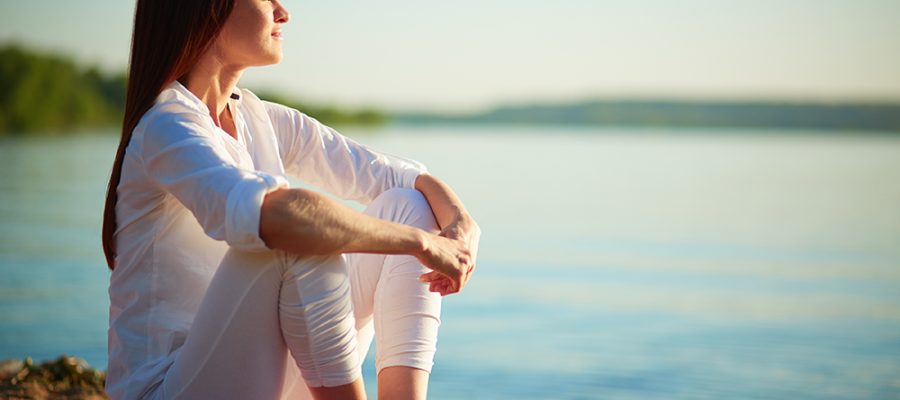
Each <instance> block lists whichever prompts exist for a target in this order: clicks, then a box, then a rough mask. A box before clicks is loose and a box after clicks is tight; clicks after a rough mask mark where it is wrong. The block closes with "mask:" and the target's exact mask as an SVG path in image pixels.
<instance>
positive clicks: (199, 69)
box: [182, 52, 244, 126]
mask: <svg viewBox="0 0 900 400" xmlns="http://www.w3.org/2000/svg"><path fill="white" fill-rule="evenodd" d="M214 53H215V52H208V53H207V55H206V56H204V57H203V58H202V59H201V60H200V62H198V63H197V65H195V66H194V68H192V69H191V70H190V71H189V72H188V73H187V75H186V76H185V79H184V82H182V84H183V85H184V87H186V88H187V90H189V91H190V92H191V93H193V94H194V95H195V96H197V98H199V99H200V101H202V102H203V103H204V104H206V107H207V108H208V109H209V114H210V116H211V117H212V119H213V121H214V122H215V123H216V125H218V126H222V123H221V121H222V118H223V117H227V115H226V109H225V107H226V106H227V105H228V99H229V98H230V96H231V93H232V92H233V91H234V87H235V86H237V83H238V81H239V80H240V79H241V75H242V74H243V73H244V68H242V67H234V66H228V65H225V64H224V63H222V62H221V61H219V59H218V58H217V57H215V54H214Z"/></svg>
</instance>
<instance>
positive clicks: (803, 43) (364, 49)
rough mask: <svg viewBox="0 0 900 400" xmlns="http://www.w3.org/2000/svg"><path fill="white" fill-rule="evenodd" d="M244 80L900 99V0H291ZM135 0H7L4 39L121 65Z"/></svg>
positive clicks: (325, 85) (423, 101)
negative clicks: (261, 61) (270, 62)
mask: <svg viewBox="0 0 900 400" xmlns="http://www.w3.org/2000/svg"><path fill="white" fill-rule="evenodd" d="M284 4H285V5H286V7H287V8H288V9H289V11H291V13H292V19H291V21H290V22H289V23H288V24H287V25H286V26H285V30H284V31H285V36H286V39H285V59H284V61H283V62H282V63H281V64H280V65H277V66H272V67H265V68H259V69H255V70H251V71H249V72H248V73H247V74H246V75H245V77H244V79H243V81H242V85H244V86H249V87H252V88H273V89H278V90H280V91H282V92H284V94H286V95H288V96H290V97H294V98H298V99H305V100H308V101H314V102H317V103H332V104H337V105H342V106H359V105H375V106H379V107H383V108H387V109H389V110H472V109H479V108H483V107H487V106H491V105H497V104H504V103H514V104H518V103H528V102H533V101H562V100H578V99H585V98H593V97H603V98H609V97H623V96H624V97H691V98H697V97H700V98H727V99H732V98H787V99H826V100H836V99H891V100H900V0H778V1H775V0H754V1H750V0H745V1H736V0H621V1H620V0H554V1H547V0H544V1H537V0H455V1H429V0H378V1H356V0H354V1H351V0H323V1H296V0H284ZM133 6H134V1H131V0H77V1H73V0H65V1H63V0H46V1H13V0H0V42H7V41H11V40H18V41H19V42H22V43H25V44H29V45H33V46H35V47H39V48H42V49H53V50H59V51H63V52H66V53H68V54H70V55H72V56H74V57H75V58H76V59H78V60H79V61H81V62H84V63H96V64H99V65H101V66H102V67H103V68H104V69H107V70H113V69H124V67H125V64H126V62H127V59H128V46H129V40H130V35H131V21H132V10H133Z"/></svg>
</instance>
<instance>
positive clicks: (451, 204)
mask: <svg viewBox="0 0 900 400" xmlns="http://www.w3.org/2000/svg"><path fill="white" fill-rule="evenodd" d="M415 186H416V190H418V191H420V192H422V194H423V195H424V196H425V199H426V200H428V204H429V205H430V206H431V211H432V212H434V217H435V219H436V220H437V223H438V225H440V227H441V228H442V229H443V228H444V227H446V226H447V225H450V224H451V223H454V222H457V223H460V222H462V223H467V224H468V223H472V222H474V221H471V216H470V215H469V213H468V211H466V207H465V206H464V205H463V203H462V201H461V200H460V199H459V197H458V196H457V195H456V193H455V192H453V189H451V188H450V186H448V185H447V184H446V183H444V182H443V181H442V180H440V179H438V178H437V177H435V176H433V175H429V174H427V173H426V174H422V175H419V177H418V178H416V184H415Z"/></svg>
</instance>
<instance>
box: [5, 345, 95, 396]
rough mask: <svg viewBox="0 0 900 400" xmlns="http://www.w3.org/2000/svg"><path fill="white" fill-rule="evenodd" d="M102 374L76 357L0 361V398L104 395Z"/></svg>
mask: <svg viewBox="0 0 900 400" xmlns="http://www.w3.org/2000/svg"><path fill="white" fill-rule="evenodd" d="M105 380H106V374H104V373H102V372H100V371H97V370H95V369H93V368H91V367H90V366H89V365H88V364H87V362H86V361H84V360H83V359H80V358H77V357H68V356H65V355H64V356H61V357H59V358H58V359H56V360H54V361H47V362H44V363H42V364H41V365H38V366H35V365H34V363H33V362H32V360H31V357H27V358H25V360H22V361H19V360H4V361H0V398H3V399H91V400H94V399H105V398H106V394H105V393H104V391H103V388H104V383H105V382H104V381H105Z"/></svg>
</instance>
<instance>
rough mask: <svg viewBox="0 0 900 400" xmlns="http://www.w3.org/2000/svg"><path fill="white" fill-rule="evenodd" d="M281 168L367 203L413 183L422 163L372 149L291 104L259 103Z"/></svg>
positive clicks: (423, 166) (317, 184) (308, 181)
mask: <svg viewBox="0 0 900 400" xmlns="http://www.w3.org/2000/svg"><path fill="white" fill-rule="evenodd" d="M263 103H264V104H265V107H266V112H267V113H268V114H269V118H270V119H271V120H272V126H273V127H274V129H275V134H276V137H277V138H278V141H279V148H280V151H281V156H282V160H283V161H284V167H285V171H286V172H287V173H288V174H290V175H291V176H294V177H296V178H298V179H300V180H302V181H304V182H306V183H309V184H312V185H316V186H318V187H321V188H322V189H325V190H327V191H329V192H331V193H334V194H335V195H337V196H340V197H342V198H345V199H350V200H356V201H359V202H361V203H364V204H367V203H369V202H371V201H372V200H373V199H374V198H375V197H377V196H378V195H379V194H381V193H382V192H384V191H386V190H388V189H392V188H398V187H399V188H410V189H412V188H414V187H415V183H416V178H417V177H418V176H419V175H420V174H422V173H425V172H427V168H426V167H425V165H423V164H422V163H420V162H418V161H415V160H411V159H408V158H403V157H398V156H395V155H391V154H387V153H383V152H379V151H375V150H373V149H371V148H369V147H367V146H364V145H362V144H360V143H357V142H356V141H354V140H352V139H350V138H347V137H345V136H344V135H341V134H340V133H338V132H337V131H335V130H334V129H332V128H330V127H328V126H326V125H324V124H322V123H321V122H319V121H317V120H315V119H314V118H312V117H310V116H308V115H306V114H303V113H301V112H300V111H297V110H295V109H292V108H289V107H285V106H283V105H280V104H276V103H270V102H263Z"/></svg>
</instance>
